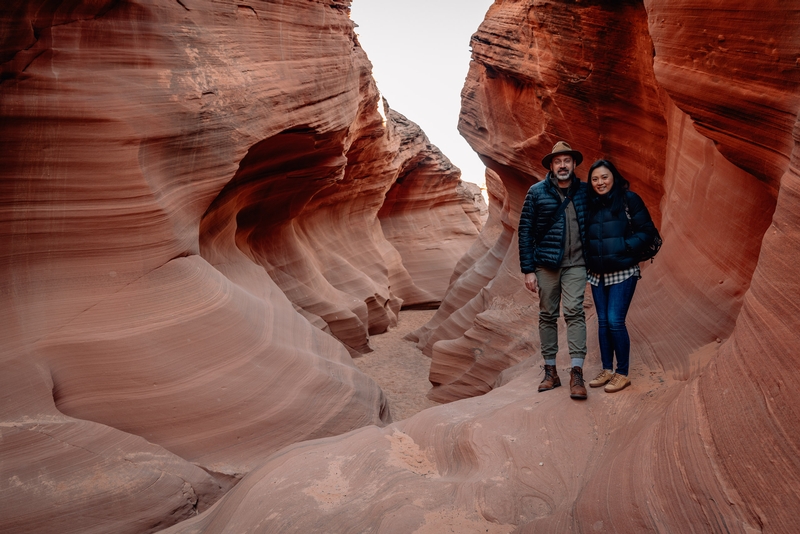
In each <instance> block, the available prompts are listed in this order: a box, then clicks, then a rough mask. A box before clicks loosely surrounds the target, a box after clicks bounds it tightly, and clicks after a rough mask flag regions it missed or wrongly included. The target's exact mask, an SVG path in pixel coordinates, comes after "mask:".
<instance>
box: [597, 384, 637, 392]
mask: <svg viewBox="0 0 800 534" xmlns="http://www.w3.org/2000/svg"><path fill="white" fill-rule="evenodd" d="M632 383H633V382H628V383H627V384H625V385H624V386H622V387H621V388H619V389H611V390H609V389H604V390H603V391H605V392H606V393H616V392H617V391H622V390H623V389H625V388H626V387H628V386H630V385H631V384H632Z"/></svg>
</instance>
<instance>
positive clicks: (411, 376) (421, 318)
mask: <svg viewBox="0 0 800 534" xmlns="http://www.w3.org/2000/svg"><path fill="white" fill-rule="evenodd" d="M434 313H436V310H403V311H401V312H400V316H399V320H398V322H397V326H396V327H394V328H390V329H389V330H388V331H387V332H386V333H384V334H380V335H377V336H371V337H370V340H369V343H370V345H371V346H372V348H373V352H371V353H369V354H365V355H364V356H361V357H360V358H356V359H355V360H354V361H355V364H356V366H357V367H358V368H359V369H361V371H362V372H363V373H365V374H366V375H368V376H369V377H371V378H372V379H373V380H374V381H375V382H377V383H378V385H379V386H380V387H381V389H383V391H384V393H385V394H386V396H387V397H388V399H389V406H390V408H391V411H392V420H393V421H401V420H403V419H407V418H409V417H411V416H412V415H414V414H416V413H418V412H421V411H422V410H424V409H426V408H430V407H432V406H436V405H437V403H436V402H433V401H432V400H429V399H428V398H427V397H426V396H425V395H426V394H427V393H428V390H429V389H430V387H431V384H430V382H429V381H428V371H429V370H430V365H431V359H430V358H428V357H427V356H425V355H424V354H422V351H421V350H419V349H418V348H417V347H416V344H415V343H413V342H411V341H408V340H405V339H403V337H404V336H405V335H406V334H408V333H409V332H413V331H414V330H416V329H417V328H419V327H421V326H422V325H424V324H425V323H427V322H428V321H429V320H430V318H431V317H433V314H434Z"/></svg>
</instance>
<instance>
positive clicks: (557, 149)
mask: <svg viewBox="0 0 800 534" xmlns="http://www.w3.org/2000/svg"><path fill="white" fill-rule="evenodd" d="M562 155H567V156H572V159H574V160H575V166H576V167H577V166H578V165H580V164H581V162H582V161H583V154H581V153H580V152H578V151H577V150H572V147H571V146H569V145H568V144H567V143H566V142H565V141H559V142H558V143H556V144H555V145H553V151H552V152H550V153H549V154H548V155H546V156H545V157H544V159H542V165H544V168H545V169H547V170H548V171H549V170H550V162H551V161H552V160H553V158H554V157H556V156H562Z"/></svg>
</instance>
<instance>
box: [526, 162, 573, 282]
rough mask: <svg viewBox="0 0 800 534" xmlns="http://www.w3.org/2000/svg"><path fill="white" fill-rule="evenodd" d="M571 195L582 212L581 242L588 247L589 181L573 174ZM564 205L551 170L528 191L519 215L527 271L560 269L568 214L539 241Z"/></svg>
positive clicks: (561, 217)
mask: <svg viewBox="0 0 800 534" xmlns="http://www.w3.org/2000/svg"><path fill="white" fill-rule="evenodd" d="M568 194H569V196H570V197H571V198H572V203H573V205H574V206H575V212H576V213H577V215H578V227H579V228H580V234H581V243H582V244H583V246H584V249H585V248H586V245H585V244H586V225H585V221H586V183H584V182H581V181H580V180H579V179H578V178H577V177H576V176H573V178H572V183H571V184H570V187H569V193H568ZM560 205H561V197H560V196H559V194H558V191H557V190H556V186H555V185H554V184H553V181H552V180H551V179H550V173H549V172H548V173H547V177H546V178H545V179H544V180H542V181H541V182H539V183H536V184H533V185H532V186H531V187H530V189H528V194H527V195H525V203H524V204H523V205H522V213H521V214H520V217H519V229H518V237H519V264H520V268H521V270H522V272H523V273H532V272H534V271H535V270H536V267H545V268H547V269H558V268H559V267H560V266H561V261H562V260H563V258H564V246H565V244H564V240H565V239H566V233H565V231H564V229H565V226H566V215H565V214H564V213H562V214H561V215H560V216H559V218H558V220H556V221H555V223H554V224H553V226H552V228H550V230H548V231H547V233H546V234H545V235H544V236H543V237H542V239H541V242H540V243H535V241H536V237H537V236H538V235H539V234H540V233H541V232H542V231H544V229H545V228H546V227H547V225H548V224H549V223H550V220H551V219H552V218H553V215H555V212H556V211H557V210H558V207H559V206H560Z"/></svg>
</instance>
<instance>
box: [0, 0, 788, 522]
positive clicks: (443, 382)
mask: <svg viewBox="0 0 800 534" xmlns="http://www.w3.org/2000/svg"><path fill="white" fill-rule="evenodd" d="M250 6H252V7H250ZM348 6H349V2H347V1H340V2H333V1H305V0H293V1H289V0H287V1H286V2H282V3H280V4H275V3H271V2H254V3H252V4H248V5H241V4H236V3H228V2H212V1H210V0H209V1H204V0H180V2H177V1H176V2H166V1H164V2H157V1H155V0H153V1H151V2H146V1H142V0H139V1H136V2H133V1H113V2H112V1H109V2H103V1H100V0H98V1H95V2H83V3H81V2H78V1H74V2H60V1H55V0H51V1H46V0H41V1H39V2H11V3H10V4H7V5H5V6H3V7H2V8H0V21H1V22H0V24H2V25H3V26H2V28H3V30H2V32H1V33H0V35H2V36H3V37H2V40H3V41H2V42H3V47H2V49H1V50H0V53H1V54H2V61H3V75H2V83H0V95H2V100H0V116H2V122H0V129H2V139H3V140H4V142H5V143H4V146H3V161H4V162H6V163H5V164H4V165H3V169H0V173H2V175H1V176H0V187H2V198H3V204H2V206H1V207H0V213H2V214H3V218H2V222H0V236H1V237H0V239H2V249H1V250H0V257H2V269H3V278H2V283H3V290H2V295H1V297H0V298H2V300H3V302H2V308H0V313H2V317H3V322H2V327H1V328H2V329H3V332H2V336H1V337H0V339H2V341H0V342H1V343H2V351H1V352H0V355H1V356H0V366H2V367H1V368H0V412H1V413H2V419H0V421H1V422H2V425H1V426H0V432H2V434H0V436H2V439H1V440H0V458H2V463H1V464H0V474H2V477H0V503H2V504H0V507H2V508H1V509H0V511H2V513H0V530H10V531H25V530H28V531H54V530H56V529H57V530H59V531H60V532H65V531H70V529H72V531H75V532H91V531H96V532H108V531H115V532H148V531H157V530H161V529H164V528H167V527H169V528H167V530H166V531H168V532H182V533H190V532H191V533H199V532H231V533H233V532H323V531H330V530H335V531H341V532H368V531H372V532H398V533H399V532H404V533H405V532H419V533H434V532H437V533H438V532H443V531H448V529H449V530H450V531H454V532H491V533H501V532H518V533H524V532H630V533H638V532H743V533H745V532H748V533H750V532H794V531H797V530H798V529H800V519H798V518H797V515H796V510H798V509H800V502H799V501H798V499H800V498H799V497H798V495H800V491H798V487H800V465H798V460H797V458H798V454H797V452H798V449H800V438H799V437H798V436H800V429H798V421H800V417H798V413H800V401H797V400H795V397H794V395H793V394H792V390H791V389H790V388H791V384H792V376H793V374H792V371H793V370H794V369H795V368H796V367H797V366H798V363H800V361H798V360H799V359H800V351H798V350H796V347H797V346H798V342H799V341H800V334H798V331H799V329H798V326H799V325H800V321H798V319H797V317H798V312H800V309H799V308H800V306H798V304H797V297H798V295H800V287H798V284H800V282H798V279H799V277H798V275H800V273H798V271H799V270H800V269H798V267H797V256H798V252H797V251H798V250H800V243H799V241H800V220H798V216H797V213H798V209H799V208H798V205H799V204H800V171H799V170H798V169H800V151H799V150H798V142H799V141H800V123H799V122H798V114H800V32H798V31H797V29H798V28H800V10H799V9H798V8H797V7H793V6H792V5H791V4H790V3H787V2H781V1H779V0H767V1H765V2H759V3H758V4H755V3H754V2H745V1H742V0H733V1H726V2H722V1H721V0H717V1H715V2H702V3H701V2H697V1H689V0H645V1H643V2H642V1H632V0H626V1H620V2H599V1H566V0H564V1H556V2H553V1H543V0H496V1H495V3H494V5H493V6H492V7H491V8H490V9H489V12H488V13H487V16H486V20H485V21H484V23H483V24H482V25H481V27H480V28H479V29H478V31H477V32H476V34H475V35H474V36H473V38H472V42H471V46H472V48H473V61H472V63H471V64H470V68H469V74H468V76H467V80H466V83H465V86H464V90H463V92H462V114H461V119H460V123H459V129H460V131H461V133H462V135H463V136H464V137H465V138H466V139H467V140H468V142H469V143H470V144H471V145H472V147H473V148H474V149H475V150H476V152H478V154H480V156H481V158H482V159H483V161H484V162H485V163H486V165H487V168H488V170H487V186H488V190H489V191H488V192H489V197H490V207H489V208H490V211H489V219H488V221H487V222H486V224H485V225H484V226H483V229H482V230H481V231H480V234H479V233H478V230H477V228H478V227H479V226H480V224H479V223H478V222H477V219H476V214H475V212H474V209H473V206H472V204H471V197H469V198H468V195H463V194H462V195H460V196H459V194H458V193H456V183H457V182H458V173H457V171H456V170H455V169H453V168H452V166H451V165H450V164H449V163H448V162H447V160H446V158H444V157H443V156H442V155H441V154H439V153H438V151H437V150H435V148H434V147H431V146H430V144H429V143H428V142H427V140H426V139H425V138H424V135H423V134H422V133H421V132H419V130H418V128H416V127H415V126H414V125H413V123H411V122H410V121H408V120H407V119H405V118H404V117H402V116H400V115H399V114H397V113H395V112H393V111H392V110H390V109H388V107H387V108H385V110H384V114H385V115H386V123H385V124H384V122H383V119H382V117H381V115H380V114H379V113H378V110H377V106H378V101H379V96H378V94H377V92H376V90H375V88H374V85H373V82H372V80H371V76H370V74H369V63H368V60H367V58H366V56H365V54H364V52H363V51H362V50H361V49H360V47H359V46H358V44H357V39H356V38H355V37H354V35H353V26H352V23H351V22H350V21H349V19H348V17H347V7H348ZM275 43H277V45H276V44H275ZM367 52H368V51H367ZM559 139H566V140H568V141H569V142H570V143H571V144H572V145H573V146H574V147H575V148H577V149H579V150H581V151H582V152H583V154H584V156H585V161H587V162H589V163H590V162H591V161H593V160H594V159H596V158H598V157H601V156H607V157H609V158H611V159H612V160H614V161H615V163H617V165H618V167H619V168H620V170H621V171H622V173H623V174H624V175H626V176H627V177H628V178H629V179H630V180H631V182H632V187H633V188H634V190H636V191H637V192H639V193H640V194H641V195H642V197H643V198H644V199H645V201H646V202H647V203H648V206H649V207H650V210H651V213H653V215H654V218H655V219H656V222H657V225H658V226H659V228H660V230H661V233H662V235H663V236H664V239H665V245H664V247H663V249H662V251H661V252H660V253H659V255H658V256H657V258H656V260H655V262H654V263H652V264H647V265H646V266H645V268H644V269H643V279H642V280H641V281H640V284H639V288H638V290H637V294H636V297H635V299H634V303H633V308H632V310H631V314H630V316H629V328H630V330H631V336H632V344H633V347H632V364H633V366H632V380H633V385H632V386H631V387H630V388H628V389H627V390H625V392H622V393H619V394H615V395H606V394H604V393H602V392H596V391H595V390H592V391H590V392H589V399H588V400H587V401H586V402H582V403H578V402H574V401H571V400H570V399H569V397H568V394H567V392H566V391H563V390H564V389H566V388H560V390H555V391H553V392H549V393H546V394H545V393H543V394H538V393H536V392H535V387H536V384H537V383H538V382H539V380H540V371H539V369H538V366H539V364H540V360H539V355H538V353H537V350H538V337H537V336H538V334H537V332H536V328H535V315H536V309H537V302H536V299H535V297H534V296H532V295H531V294H529V293H527V292H526V291H525V290H524V289H523V287H522V278H521V275H520V273H519V264H518V255H517V243H516V236H515V228H516V222H517V219H518V216H519V211H520V207H521V201H522V198H523V195H524V192H525V191H526V189H527V188H528V187H529V186H530V185H531V184H532V183H534V182H535V181H536V180H539V179H541V178H543V175H544V172H543V169H542V168H541V166H540V163H539V162H540V161H541V158H542V156H543V155H544V154H545V153H547V152H549V151H550V148H551V147H552V145H553V144H554V143H555V141H557V140H559ZM586 168H588V164H587V163H584V166H581V167H578V173H579V175H581V176H582V177H584V178H585V172H586ZM424 225H428V226H429V227H431V228H435V229H436V231H437V232H438V233H439V235H438V236H437V235H431V234H425V235H423V236H420V232H419V230H418V228H421V227H422V226H424ZM430 243H437V244H440V245H441V250H439V251H429V250H428V249H429V244H430ZM423 250H424V252H423ZM459 258H460V259H459ZM439 301H441V306H439V309H438V310H437V312H436V314H435V315H434V317H433V319H432V320H431V321H430V322H429V323H428V324H427V325H425V326H424V327H423V328H421V329H420V330H418V331H417V332H415V333H414V334H413V338H414V341H416V342H417V344H418V346H419V347H420V348H421V349H422V350H423V352H424V353H426V354H427V355H428V356H430V358H431V371H430V379H431V382H432V384H433V387H432V389H431V392H430V397H431V398H433V399H435V400H438V401H447V403H446V404H443V405H441V406H438V407H435V408H431V409H428V410H425V411H423V412H421V413H419V414H417V415H415V416H413V417H411V418H409V419H407V420H404V421H400V422H395V423H391V418H390V417H391V416H390V413H389V410H390V407H387V406H386V405H385V401H384V399H383V396H382V393H381V391H380V389H379V388H378V387H377V386H376V385H375V384H374V383H373V382H372V381H371V380H370V379H368V378H367V377H365V376H364V375H362V374H361V373H359V372H358V371H357V370H356V369H355V368H354V366H353V365H352V363H350V355H357V354H358V353H363V352H366V351H368V350H369V337H370V335H374V334H378V333H379V332H382V331H385V329H386V328H387V327H389V326H390V325H392V324H394V323H395V321H396V320H397V312H398V310H399V308H400V306H402V305H414V306H433V305H435V304H436V303H438V302H439ZM587 306H588V308H587V314H588V317H589V331H590V332H593V329H594V328H593V327H594V324H595V323H593V313H592V310H591V300H589V301H588V302H587ZM597 360H598V358H596V339H595V338H594V337H593V336H592V335H591V334H590V356H589V359H588V360H587V374H592V373H593V372H595V371H596V370H599V362H598V361H597ZM566 362H567V355H566V354H560V355H559V366H562V365H566ZM451 401H454V402H451ZM198 514H199V515H198ZM170 525H173V526H171V527H170Z"/></svg>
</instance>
